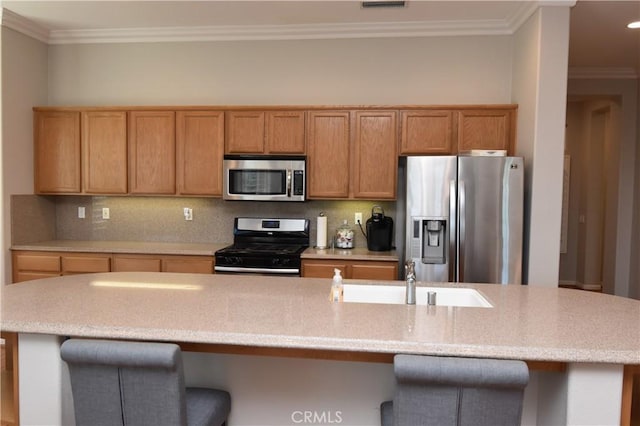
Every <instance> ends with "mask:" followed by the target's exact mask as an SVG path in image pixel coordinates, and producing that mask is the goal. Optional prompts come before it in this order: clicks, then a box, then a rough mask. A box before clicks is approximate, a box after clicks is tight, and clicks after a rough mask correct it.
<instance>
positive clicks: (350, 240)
mask: <svg viewBox="0 0 640 426" xmlns="http://www.w3.org/2000/svg"><path fill="white" fill-rule="evenodd" d="M354 240H355V233H354V232H353V229H352V228H351V227H350V226H349V224H348V223H347V220H346V219H345V220H344V221H343V222H342V225H341V226H340V227H339V228H338V229H337V230H336V248H341V249H350V248H353V244H354V242H355V241H354Z"/></svg>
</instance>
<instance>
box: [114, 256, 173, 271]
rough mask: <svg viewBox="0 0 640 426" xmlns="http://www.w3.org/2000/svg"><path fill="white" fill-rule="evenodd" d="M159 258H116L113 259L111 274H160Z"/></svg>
mask: <svg viewBox="0 0 640 426" xmlns="http://www.w3.org/2000/svg"><path fill="white" fill-rule="evenodd" d="M161 263H162V262H161V260H160V258H148V257H142V256H141V257H116V256H114V258H113V272H160V271H161V269H162V265H161Z"/></svg>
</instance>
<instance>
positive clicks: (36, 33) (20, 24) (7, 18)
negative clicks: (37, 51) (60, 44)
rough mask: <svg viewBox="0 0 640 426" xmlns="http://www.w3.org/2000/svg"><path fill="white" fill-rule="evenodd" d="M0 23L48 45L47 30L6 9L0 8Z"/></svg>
mask: <svg viewBox="0 0 640 426" xmlns="http://www.w3.org/2000/svg"><path fill="white" fill-rule="evenodd" d="M0 23H1V24H2V26H3V27H7V28H11V29H12V30H15V31H18V32H19V33H22V34H24V35H27V36H29V37H31V38H35V39H36V40H38V41H41V42H43V43H49V30H48V29H46V28H44V27H42V26H40V25H38V24H36V23H35V22H33V21H31V20H29V19H27V18H24V17H22V16H21V15H18V14H17V13H14V12H12V11H10V10H8V9H5V8H0Z"/></svg>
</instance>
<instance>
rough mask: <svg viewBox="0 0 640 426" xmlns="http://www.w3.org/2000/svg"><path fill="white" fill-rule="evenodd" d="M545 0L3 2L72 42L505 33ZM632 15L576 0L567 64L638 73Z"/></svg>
mask: <svg viewBox="0 0 640 426" xmlns="http://www.w3.org/2000/svg"><path fill="white" fill-rule="evenodd" d="M562 1H563V0H560V1H559V2H558V1H556V2H551V3H555V4H558V3H561V2H562ZM564 1H565V3H567V4H573V2H572V0H564ZM544 3H545V2H537V1H480V0H471V1H454V0H447V1H418V0H409V1H407V3H406V4H407V5H406V7H404V8H371V9H364V8H362V7H361V2H360V1H352V0H344V1H117V0H109V1H54V0H50V1H2V6H3V8H5V9H7V10H9V11H11V12H13V13H15V14H17V15H20V16H21V17H23V18H26V20H28V21H30V22H33V23H35V24H36V26H37V27H39V28H41V29H42V30H43V32H44V33H45V34H48V42H51V43H62V42H68V43H73V42H78V40H84V42H106V41H116V40H121V41H126V40H125V39H124V38H122V34H124V33H125V32H126V34H127V36H129V37H130V39H129V40H132V38H131V37H133V38H135V37H136V36H139V35H140V34H146V33H145V31H147V32H148V31H149V30H154V31H155V32H154V33H153V34H155V36H156V39H158V38H157V36H158V34H168V33H167V31H168V30H169V29H171V30H173V33H171V34H172V37H175V36H176V35H178V34H182V35H183V36H184V34H185V33H184V31H190V32H187V34H189V35H191V36H193V34H194V32H193V31H195V29H199V31H200V33H199V34H200V35H202V34H204V33H203V32H202V30H203V29H206V30H207V31H208V33H206V34H208V35H209V36H210V37H209V39H234V38H236V39H248V38H251V37H255V38H259V37H263V38H268V37H272V38H287V37H288V38H323V37H335V38H343V37H398V36H411V35H414V36H420V35H422V36H429V35H454V34H466V35H469V34H478V35H481V34H510V33H512V32H513V31H514V30H516V29H517V27H518V26H519V25H520V24H521V23H522V22H523V20H524V19H526V18H527V17H528V14H530V13H531V11H532V10H534V9H535V7H536V6H537V5H538V4H544ZM639 19H640V1H638V0H627V1H590V0H578V1H577V4H576V5H575V6H574V7H573V8H572V10H571V30H570V51H569V66H570V67H591V68H593V67H613V68H633V69H636V70H639V69H640V30H632V29H628V28H626V25H627V24H628V23H629V22H631V21H632V20H639ZM127 31H128V32H127ZM134 31H137V32H134ZM179 31H182V33H180V32H179ZM96 35H100V36H101V37H102V38H98V37H96ZM214 36H215V37H214ZM118 37H121V38H118ZM225 37H226V38H225ZM165 39H166V38H165ZM183 39H185V40H186V39H187V38H183ZM192 39H195V38H193V37H192Z"/></svg>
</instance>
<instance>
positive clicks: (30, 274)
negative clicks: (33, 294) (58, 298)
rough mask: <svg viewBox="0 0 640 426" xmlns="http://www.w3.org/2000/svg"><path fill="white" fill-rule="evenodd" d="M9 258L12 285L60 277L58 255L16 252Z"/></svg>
mask: <svg viewBox="0 0 640 426" xmlns="http://www.w3.org/2000/svg"><path fill="white" fill-rule="evenodd" d="M11 257H12V275H13V276H12V282H14V283H19V282H22V281H29V280H37V279H40V278H50V277H57V276H59V275H60V254H59V253H50V252H45V253H39V252H21V251H16V252H13V253H12V256H11Z"/></svg>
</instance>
